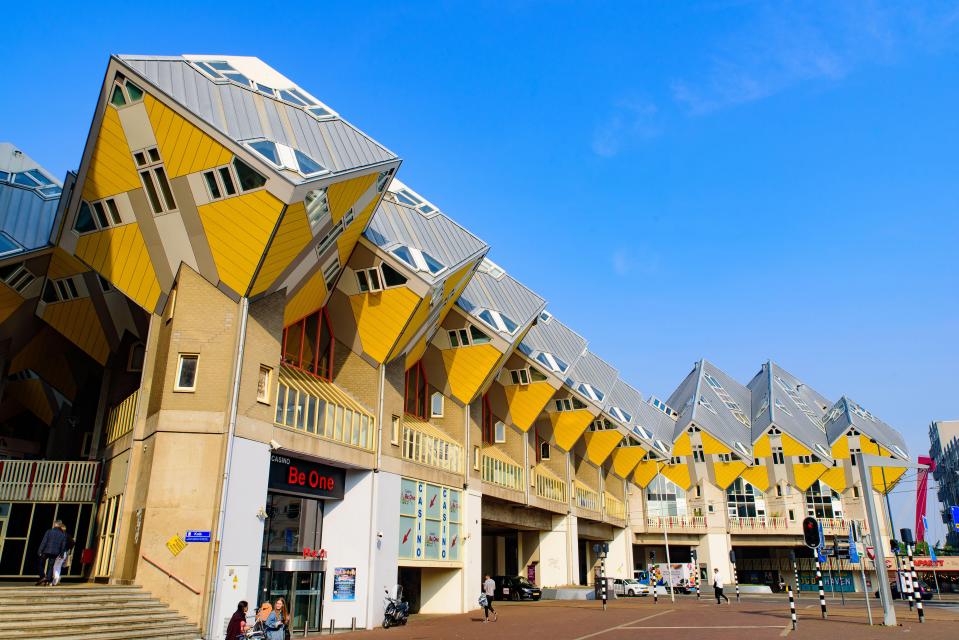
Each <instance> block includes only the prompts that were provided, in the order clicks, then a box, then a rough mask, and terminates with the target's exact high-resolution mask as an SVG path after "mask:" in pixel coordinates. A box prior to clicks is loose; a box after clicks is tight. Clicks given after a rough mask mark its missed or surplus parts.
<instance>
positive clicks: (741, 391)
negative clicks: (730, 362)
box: [669, 360, 752, 456]
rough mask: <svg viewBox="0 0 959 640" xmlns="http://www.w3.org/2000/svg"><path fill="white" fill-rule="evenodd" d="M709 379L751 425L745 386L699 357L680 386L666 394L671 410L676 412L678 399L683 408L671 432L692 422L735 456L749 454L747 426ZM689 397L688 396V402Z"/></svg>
mask: <svg viewBox="0 0 959 640" xmlns="http://www.w3.org/2000/svg"><path fill="white" fill-rule="evenodd" d="M691 378H692V379H693V380H695V381H696V385H695V387H693V386H692V385H691V384H690V379H691ZM710 378H712V380H714V381H716V382H717V383H718V384H719V386H720V387H721V388H722V390H724V391H725V392H726V394H728V396H729V398H730V399H731V401H732V402H733V403H734V404H735V405H737V406H738V407H739V409H740V411H741V412H742V413H743V414H744V415H745V417H746V420H747V422H750V424H751V421H750V420H749V413H750V412H751V410H752V398H751V396H750V393H749V389H747V388H746V387H744V386H742V385H741V384H739V383H738V382H737V381H735V380H734V379H733V378H731V377H730V376H728V375H727V374H726V373H725V372H723V371H722V370H721V369H719V368H718V367H716V366H714V365H713V364H712V363H710V362H708V361H706V360H700V361H699V362H698V363H697V364H696V368H695V369H694V370H693V371H692V372H690V374H689V375H688V376H687V377H686V380H684V381H683V384H682V385H680V389H677V390H676V391H674V392H673V395H672V396H670V401H669V404H670V405H671V406H672V407H673V408H674V409H676V410H677V411H680V409H679V407H678V406H677V405H676V404H675V403H678V402H682V407H683V409H682V411H681V413H680V417H679V420H677V422H676V430H675V432H674V433H675V435H676V437H678V436H679V435H680V434H681V433H682V432H683V431H684V430H685V429H686V427H687V426H688V425H689V423H690V422H695V423H696V425H698V426H700V427H702V428H703V429H704V430H706V431H707V432H708V433H709V434H710V435H711V436H713V437H714V438H716V439H718V440H719V441H721V442H722V443H723V444H725V445H726V446H728V447H730V448H731V449H733V450H734V451H736V452H737V453H738V454H739V455H742V456H749V455H751V453H752V432H751V427H750V426H747V425H745V424H743V423H742V422H740V421H739V420H738V419H737V418H736V416H735V414H734V410H735V409H734V408H731V407H729V405H728V404H727V401H726V400H725V399H724V398H723V397H722V396H721V395H720V391H719V390H717V389H716V388H715V387H714V385H713V384H711V383H710V380H709V379H710ZM680 390H682V393H680ZM690 399H692V402H691V403H690Z"/></svg>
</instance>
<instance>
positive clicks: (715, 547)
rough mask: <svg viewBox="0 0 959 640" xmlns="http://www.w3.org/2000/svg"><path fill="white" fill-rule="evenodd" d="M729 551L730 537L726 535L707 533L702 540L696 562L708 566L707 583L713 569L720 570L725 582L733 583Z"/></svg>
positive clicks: (710, 578) (697, 549) (698, 547)
mask: <svg viewBox="0 0 959 640" xmlns="http://www.w3.org/2000/svg"><path fill="white" fill-rule="evenodd" d="M729 549H730V547H729V536H727V535H726V534H725V533H719V532H717V533H707V534H706V535H704V536H703V537H702V538H701V539H700V541H699V545H698V546H697V547H696V561H697V562H698V563H699V564H705V565H706V569H707V571H706V573H707V583H709V581H711V580H712V575H713V569H719V575H721V576H722V578H723V582H725V583H726V584H731V583H732V580H733V570H732V565H731V564H730V563H729ZM663 561H665V558H664V559H663Z"/></svg>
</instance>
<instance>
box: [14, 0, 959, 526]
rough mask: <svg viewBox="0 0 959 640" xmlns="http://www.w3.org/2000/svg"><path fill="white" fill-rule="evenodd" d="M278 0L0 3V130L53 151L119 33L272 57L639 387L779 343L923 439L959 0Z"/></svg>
mask: <svg viewBox="0 0 959 640" xmlns="http://www.w3.org/2000/svg"><path fill="white" fill-rule="evenodd" d="M284 4H285V6H287V7H288V8H289V11H288V12H286V11H283V10H279V9H275V8H268V7H270V5H269V4H268V3H249V2H242V1H239V0H237V1H234V2H230V3H228V4H210V3H200V2H192V3H189V4H183V5H181V4H179V3H176V2H167V3H161V4H157V3H152V4H147V5H141V3H133V2H122V3H116V2H101V3H99V4H98V5H97V8H96V9H86V8H84V9H78V8H75V7H74V6H73V5H69V4H64V5H62V6H57V3H47V4H45V5H44V6H43V11H42V13H41V12H35V11H33V10H30V11H25V10H24V11H19V10H18V11H7V12H5V15H4V20H3V22H2V24H0V41H2V42H3V43H4V50H5V51H6V52H7V55H6V56H5V57H6V59H7V64H6V65H4V71H3V73H4V80H3V82H2V84H0V96H2V99H0V139H3V140H10V141H12V142H14V143H15V144H17V145H19V146H20V147H22V148H23V149H24V150H25V151H26V152H27V153H28V154H30V155H31V156H33V157H34V158H35V159H36V160H38V161H39V162H40V163H41V164H43V165H45V166H47V167H48V168H50V169H52V170H53V171H55V172H56V173H57V174H63V173H64V172H65V171H66V170H68V169H72V168H75V167H76V165H77V162H78V160H79V157H80V153H81V150H82V146H83V143H84V140H85V138H86V135H87V132H88V129H89V125H90V119H91V115H92V112H93V107H94V102H95V100H96V97H97V92H98V90H99V86H100V83H101V81H102V78H103V73H104V70H105V68H106V64H107V56H108V55H109V54H110V53H147V54H179V53H223V54H236V55H254V56H258V57H261V58H263V59H264V60H265V61H266V62H268V63H269V64H271V65H273V66H274V67H276V68H277V69H279V70H280V71H281V72H283V73H284V74H285V75H287V76H289V77H290V78H291V79H293V80H294V81H296V82H297V83H299V84H301V85H302V86H304V87H306V88H307V89H308V90H309V91H311V92H312V93H314V94H315V95H316V96H317V97H319V98H321V99H322V100H324V101H326V102H327V103H329V104H330V105H331V106H332V107H334V108H335V109H337V110H338V111H340V112H341V113H342V114H343V115H344V116H345V117H346V118H347V119H349V120H351V121H352V122H354V123H355V124H357V125H358V126H359V127H360V128H361V129H363V130H364V131H365V132H367V133H368V134H370V135H371V136H373V137H374V138H375V139H377V140H379V141H380V142H382V143H383V144H385V145H386V146H387V147H389V148H390V149H392V150H393V151H395V152H396V153H397V154H399V155H400V156H401V157H402V158H404V163H403V167H402V169H401V172H400V177H401V178H402V179H403V180H404V181H406V182H407V183H409V184H410V185H411V186H413V187H414V188H415V189H417V190H419V191H420V192H422V193H423V194H424V195H426V196H427V197H429V198H430V199H432V200H433V201H434V202H436V203H437V204H438V205H439V206H441V207H442V208H443V209H444V211H446V212H447V213H448V214H450V215H451V216H452V217H454V218H455V219H457V220H458V221H459V222H461V223H463V224H464V225H465V226H467V227H469V228H470V229H471V230H473V231H474V232H475V233H477V234H478V235H479V236H480V237H482V238H483V239H484V240H486V241H487V242H488V243H489V244H490V245H492V247H493V250H492V253H491V257H492V258H493V259H494V260H496V261H498V262H499V263H501V264H502V265H503V266H504V267H506V268H507V269H508V270H509V271H510V272H511V273H513V274H514V275H515V276H516V277H518V278H519V279H521V280H522V281H524V282H525V283H526V284H528V285H529V286H530V287H532V288H533V289H535V290H537V291H538V292H539V293H540V294H542V295H543V296H545V297H546V298H547V299H548V300H549V301H550V307H551V309H552V310H553V311H554V312H555V313H556V314H557V316H558V317H560V318H561V319H562V320H564V321H565V322H567V323H568V324H570V325H571V326H572V327H573V328H574V329H576V330H577V331H579V332H580V333H582V334H583V335H584V336H586V337H587V338H588V339H589V340H590V344H591V347H592V349H593V350H594V351H595V352H597V353H598V354H599V355H601V356H603V357H605V358H607V359H608V360H610V361H611V362H612V363H613V364H614V365H615V366H616V367H617V368H618V369H619V370H620V372H621V374H622V375H623V376H624V377H625V378H626V379H627V380H629V381H630V382H632V383H633V384H634V385H635V386H637V387H638V388H639V389H640V390H641V391H643V393H644V394H645V395H650V394H655V395H659V396H660V397H665V396H668V394H669V392H670V391H671V390H672V389H673V388H674V387H675V386H676V385H677V384H678V383H679V382H680V380H681V379H682V378H683V376H684V375H685V374H686V373H687V372H688V371H689V370H690V368H691V366H692V364H693V362H694V361H695V360H697V359H698V358H700V357H706V358H708V359H710V360H712V361H713V362H714V363H716V364H717V365H718V366H720V367H721V368H723V369H725V370H726V371H727V372H729V373H730V374H731V375H733V376H734V377H736V378H737V379H739V380H740V381H742V382H746V381H748V380H749V379H750V378H751V377H752V375H753V374H754V373H755V372H756V371H757V370H758V368H759V366H760V364H761V363H762V362H763V361H764V360H766V359H767V358H773V359H775V360H777V361H778V362H779V363H780V364H781V365H782V366H784V367H785V368H786V369H788V370H789V371H791V372H792V373H794V374H795V375H797V376H799V377H800V378H801V379H803V380H804V381H805V382H806V383H807V384H810V385H812V386H813V387H815V388H816V389H818V390H819V391H820V392H821V393H823V394H824V395H826V396H827V397H829V398H831V399H836V398H838V397H839V396H840V395H842V394H847V395H849V396H850V397H852V398H854V399H855V400H856V401H858V402H860V403H861V404H863V405H864V406H865V407H866V408H867V409H868V410H870V411H872V412H873V413H875V414H877V415H878V416H880V417H882V418H883V419H884V420H886V421H887V422H889V423H891V424H892V425H894V426H895V427H897V428H898V429H900V430H901V431H903V432H904V433H905V434H906V438H907V441H908V443H909V446H910V449H911V453H912V454H913V455H915V454H916V453H918V452H925V451H926V450H927V449H928V441H927V436H926V430H927V426H928V424H929V422H930V421H931V420H933V419H945V418H956V417H959V406H957V402H956V392H955V388H956V385H955V375H956V361H957V355H959V354H957V351H959V349H957V346H956V339H957V326H959V304H957V284H959V282H957V281H959V278H957V275H959V266H957V265H959V261H957V259H956V254H957V252H959V212H957V203H959V180H957V174H959V171H957V169H959V126H957V125H959V115H957V114H959V64H957V62H959V60H957V53H959V52H957V43H959V38H957V36H959V6H955V5H954V6H946V3H935V4H929V5H926V4H924V3H921V2H916V3H888V4H887V3H884V2H868V3H859V2H843V3H782V2H771V3H763V2H738V1H732V0H730V1H725V2H723V1H718V0H717V1H713V2H702V3H690V4H684V3H679V2H669V3H662V2H623V3H611V2H605V3H604V2H592V3H585V2H584V3H571V2H557V3H547V2H534V1H529V2H521V1H514V2H443V3H436V4H425V3H424V4H415V5H412V4H411V5H409V6H404V4H403V3H398V2H395V1H394V2H377V1H367V2H363V3H355V2H343V3H328V2H324V3H314V4H312V5H309V4H307V3H284ZM902 5H908V8H902ZM307 7H310V8H307ZM313 7H315V8H313ZM909 487H910V488H911V487H914V484H910V485H909ZM897 501H898V503H899V504H900V506H899V507H897V509H896V511H897V517H898V519H899V520H900V521H902V522H901V524H900V522H897V523H896V524H897V526H902V525H905V524H909V526H911V520H912V514H911V512H909V513H908V516H907V515H906V514H907V511H908V506H909V505H913V504H914V502H913V501H912V499H911V496H909V495H899V496H897ZM906 520H908V523H907V522H906ZM931 520H935V518H931ZM934 526H936V525H934ZM935 531H936V529H934V535H935ZM938 531H939V532H940V534H939V535H941V531H942V525H941V524H939V525H938Z"/></svg>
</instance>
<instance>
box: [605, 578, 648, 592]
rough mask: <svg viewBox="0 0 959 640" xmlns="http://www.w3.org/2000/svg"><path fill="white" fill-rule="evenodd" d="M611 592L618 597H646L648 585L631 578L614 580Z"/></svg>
mask: <svg viewBox="0 0 959 640" xmlns="http://www.w3.org/2000/svg"><path fill="white" fill-rule="evenodd" d="M613 592H614V593H615V594H616V595H618V596H648V595H649V585H648V584H643V583H642V582H640V581H639V580H635V579H633V578H616V579H614V580H613Z"/></svg>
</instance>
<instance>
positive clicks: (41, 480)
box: [0, 460, 100, 502]
mask: <svg viewBox="0 0 959 640" xmlns="http://www.w3.org/2000/svg"><path fill="white" fill-rule="evenodd" d="M99 480H100V463H99V462H96V461H86V460H84V461H72V460H71V461H62V460H0V502H93V501H94V499H95V498H96V490H97V483H98V482H99Z"/></svg>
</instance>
